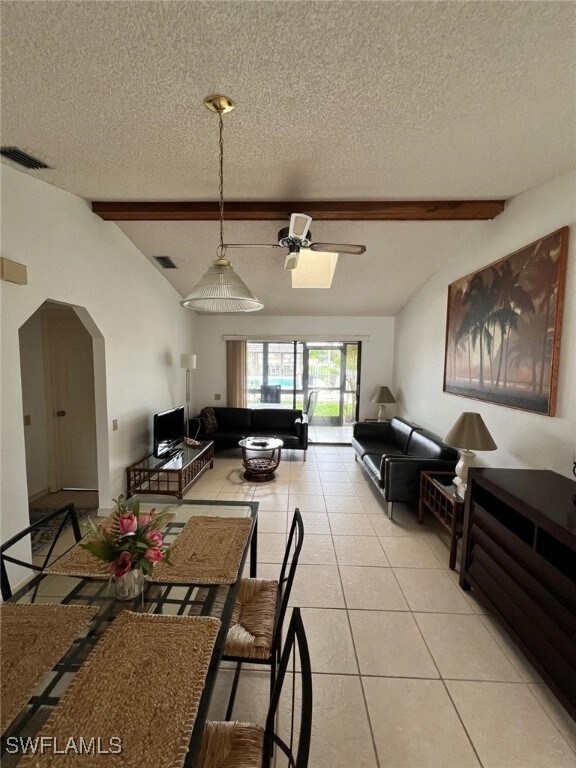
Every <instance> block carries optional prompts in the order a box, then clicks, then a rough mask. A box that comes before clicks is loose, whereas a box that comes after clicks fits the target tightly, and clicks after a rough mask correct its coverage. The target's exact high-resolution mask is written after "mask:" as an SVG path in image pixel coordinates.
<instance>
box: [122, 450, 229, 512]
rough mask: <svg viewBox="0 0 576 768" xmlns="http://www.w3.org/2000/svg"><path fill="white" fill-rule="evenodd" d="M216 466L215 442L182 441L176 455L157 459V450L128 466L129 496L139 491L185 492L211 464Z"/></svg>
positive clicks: (157, 492)
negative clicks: (155, 453)
mask: <svg viewBox="0 0 576 768" xmlns="http://www.w3.org/2000/svg"><path fill="white" fill-rule="evenodd" d="M213 466H214V443H213V442H211V441H210V442H207V443H201V444H200V445H198V446H190V445H182V447H181V448H180V449H179V450H178V451H177V453H176V454H175V455H174V456H173V457H172V458H168V459H165V458H162V459H157V458H156V457H155V456H154V455H153V454H151V453H150V454H148V456H144V458H143V459H140V461H137V462H136V464H132V466H131V467H128V469H127V470H126V473H127V476H128V477H127V494H126V495H127V496H128V498H130V496H133V495H134V494H135V493H142V494H155V495H156V496H158V495H160V494H161V495H164V496H176V498H178V499H181V498H182V496H183V495H184V493H186V491H187V490H188V488H189V487H190V486H191V485H192V483H193V482H194V480H197V479H198V478H199V477H200V475H201V474H202V473H203V472H204V471H205V470H206V469H208V468H212V467H213Z"/></svg>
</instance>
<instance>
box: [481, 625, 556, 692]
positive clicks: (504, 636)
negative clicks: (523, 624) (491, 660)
mask: <svg viewBox="0 0 576 768" xmlns="http://www.w3.org/2000/svg"><path fill="white" fill-rule="evenodd" d="M479 618H480V620H481V621H482V624H483V625H484V626H485V627H486V629H487V630H488V632H489V633H490V634H491V635H492V637H493V638H494V640H495V641H496V642H497V643H498V645H499V646H500V648H501V649H502V651H503V652H504V654H505V655H506V657H507V659H508V661H509V662H510V663H511V664H512V666H513V667H514V669H515V670H516V671H517V672H518V675H519V676H520V680H522V681H523V682H525V683H541V682H542V678H541V677H540V675H539V674H538V672H536V670H535V669H534V667H533V666H532V664H530V662H529V661H528V659H527V658H526V656H524V654H523V653H522V651H521V650H520V648H518V646H517V645H516V643H515V642H514V639H513V638H512V637H510V634H509V633H508V632H507V631H506V628H505V627H504V625H503V624H502V622H501V621H500V620H499V619H498V618H496V616H488V615H486V616H480V617H479Z"/></svg>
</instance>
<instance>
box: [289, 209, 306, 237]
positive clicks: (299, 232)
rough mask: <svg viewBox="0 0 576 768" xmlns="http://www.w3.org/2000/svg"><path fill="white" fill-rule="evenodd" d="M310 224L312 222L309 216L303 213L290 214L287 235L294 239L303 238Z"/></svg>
mask: <svg viewBox="0 0 576 768" xmlns="http://www.w3.org/2000/svg"><path fill="white" fill-rule="evenodd" d="M310 224H312V217H311V216H306V214H305V213H293V214H292V215H291V216H290V227H289V230H288V237H291V238H294V239H296V240H303V239H304V237H305V236H306V233H307V232H308V230H309V229H310Z"/></svg>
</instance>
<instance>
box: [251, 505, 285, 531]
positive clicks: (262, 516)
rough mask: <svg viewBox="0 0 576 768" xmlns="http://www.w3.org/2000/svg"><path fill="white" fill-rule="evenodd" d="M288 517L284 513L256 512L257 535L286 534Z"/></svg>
mask: <svg viewBox="0 0 576 768" xmlns="http://www.w3.org/2000/svg"><path fill="white" fill-rule="evenodd" d="M287 518H288V515H287V513H286V512H266V511H265V510H260V509H259V510H258V535H260V534H262V533H286V526H287V524H288V523H287Z"/></svg>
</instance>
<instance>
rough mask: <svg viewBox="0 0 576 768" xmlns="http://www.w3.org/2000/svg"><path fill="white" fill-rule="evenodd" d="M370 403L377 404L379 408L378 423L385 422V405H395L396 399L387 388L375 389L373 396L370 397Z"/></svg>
mask: <svg viewBox="0 0 576 768" xmlns="http://www.w3.org/2000/svg"><path fill="white" fill-rule="evenodd" d="M372 402H373V403H378V405H379V406H380V408H379V410H378V421H386V405H387V404H388V403H395V402H396V399H395V397H394V395H393V394H392V392H390V390H389V389H388V387H376V389H375V390H374V394H373V395H372Z"/></svg>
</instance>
